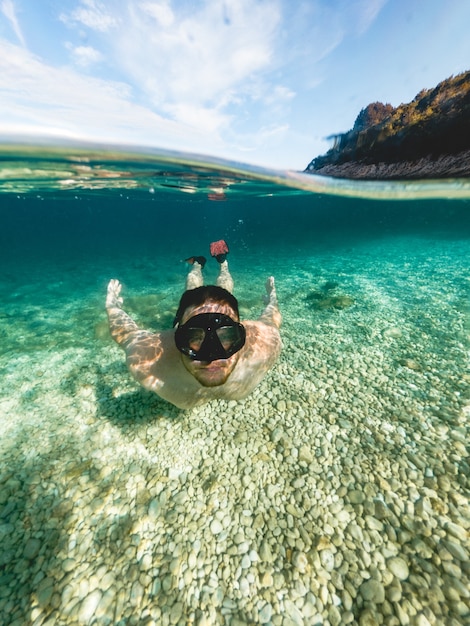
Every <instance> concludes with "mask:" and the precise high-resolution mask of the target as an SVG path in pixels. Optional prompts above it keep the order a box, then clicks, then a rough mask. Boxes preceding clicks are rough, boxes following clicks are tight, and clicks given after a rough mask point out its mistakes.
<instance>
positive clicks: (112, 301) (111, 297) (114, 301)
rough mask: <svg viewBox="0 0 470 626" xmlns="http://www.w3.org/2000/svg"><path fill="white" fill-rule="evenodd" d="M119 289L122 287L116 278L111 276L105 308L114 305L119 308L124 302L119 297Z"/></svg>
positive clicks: (110, 307)
mask: <svg viewBox="0 0 470 626" xmlns="http://www.w3.org/2000/svg"><path fill="white" fill-rule="evenodd" d="M121 289H122V285H121V283H120V282H119V281H118V280H116V279H115V278H113V279H112V280H110V281H109V285H108V293H107V295H106V308H107V309H112V308H114V307H117V308H118V309H120V308H121V306H122V304H123V302H124V300H123V299H122V298H121Z"/></svg>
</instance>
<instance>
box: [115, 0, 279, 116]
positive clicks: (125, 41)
mask: <svg viewBox="0 0 470 626" xmlns="http://www.w3.org/2000/svg"><path fill="white" fill-rule="evenodd" d="M172 6H173V9H172V8H171V6H170V5H169V4H168V3H165V2H163V3H158V4H157V3H153V2H152V3H150V2H145V3H143V4H140V5H137V6H130V5H129V17H128V19H126V20H124V23H125V24H126V28H121V29H119V31H118V32H117V33H116V34H115V36H114V37H113V42H112V46H113V48H114V57H115V58H119V59H120V63H121V69H122V70H124V71H125V72H126V75H127V76H128V79H129V80H131V81H132V82H133V83H134V84H135V85H136V86H138V87H139V88H140V89H141V90H142V91H143V92H144V93H145V94H146V96H147V97H148V98H149V99H150V101H151V102H152V103H153V104H154V106H157V107H161V108H162V110H164V111H166V112H168V113H171V114H172V115H174V116H177V117H176V119H178V120H180V121H182V122H189V123H192V122H193V120H194V119H195V118H197V115H198V112H201V111H204V112H205V116H204V117H205V120H206V123H207V122H208V115H209V112H210V111H212V112H213V116H214V117H213V119H214V122H215V121H216V120H219V121H220V122H221V123H224V121H225V119H226V118H225V116H223V115H221V114H220V110H221V108H223V107H226V106H227V104H229V103H230V102H231V101H232V100H233V99H234V98H235V97H237V98H240V97H241V96H243V94H244V96H245V97H247V96H248V93H249V85H250V84H252V83H254V82H256V81H257V80H258V75H259V73H261V72H263V71H265V70H267V69H268V67H269V64H270V62H271V60H272V58H273V54H274V50H275V35H276V30H277V28H278V26H279V22H280V18H281V13H280V10H279V5H278V3H277V2H270V3H253V2H252V0H237V2H233V1H231V2H223V1H222V0H210V1H207V2H201V3H199V4H196V5H192V6H190V7H189V8H190V9H191V10H188V7H187V6H186V8H184V7H185V5H183V4H181V5H178V4H177V3H174V4H173V5H172ZM176 7H181V8H178V12H177V9H176ZM149 13H150V14H151V15H152V16H153V17H154V18H155V19H150V20H149ZM135 41H139V45H138V46H137V45H135Z"/></svg>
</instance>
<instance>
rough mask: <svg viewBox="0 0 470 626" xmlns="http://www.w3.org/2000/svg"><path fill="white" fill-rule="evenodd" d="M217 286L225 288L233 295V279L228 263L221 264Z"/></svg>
mask: <svg viewBox="0 0 470 626" xmlns="http://www.w3.org/2000/svg"><path fill="white" fill-rule="evenodd" d="M216 284H217V286H218V287H223V288H224V289H226V290H227V291H230V293H233V278H232V276H231V275H230V272H229V271H228V263H227V261H222V263H220V271H219V275H218V277H217V282H216Z"/></svg>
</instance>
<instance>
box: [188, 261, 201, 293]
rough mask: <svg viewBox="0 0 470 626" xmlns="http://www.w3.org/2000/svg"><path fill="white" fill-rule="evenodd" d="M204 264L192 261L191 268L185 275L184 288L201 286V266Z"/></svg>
mask: <svg viewBox="0 0 470 626" xmlns="http://www.w3.org/2000/svg"><path fill="white" fill-rule="evenodd" d="M203 267H204V265H203V264H202V265H201V263H198V262H197V261H194V262H193V264H192V265H191V269H190V270H189V272H188V275H187V276H186V289H187V290H188V289H196V287H202V285H203V284H204V278H203V277H202V268H203Z"/></svg>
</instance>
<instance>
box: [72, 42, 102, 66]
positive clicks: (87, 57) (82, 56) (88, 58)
mask: <svg viewBox="0 0 470 626" xmlns="http://www.w3.org/2000/svg"><path fill="white" fill-rule="evenodd" d="M66 47H67V48H68V49H69V50H70V52H71V53H72V56H73V58H74V61H75V63H76V65H78V66H79V67H83V68H88V67H90V66H92V65H95V64H96V63H99V62H100V61H102V60H103V58H104V57H103V55H102V54H101V52H99V51H98V50H96V49H95V48H93V47H92V46H76V47H74V46H73V45H72V44H70V43H68V44H66Z"/></svg>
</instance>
